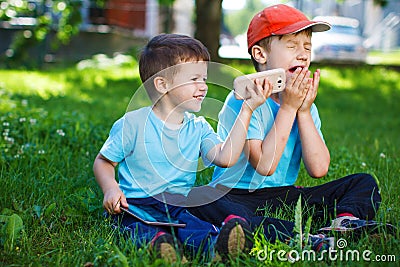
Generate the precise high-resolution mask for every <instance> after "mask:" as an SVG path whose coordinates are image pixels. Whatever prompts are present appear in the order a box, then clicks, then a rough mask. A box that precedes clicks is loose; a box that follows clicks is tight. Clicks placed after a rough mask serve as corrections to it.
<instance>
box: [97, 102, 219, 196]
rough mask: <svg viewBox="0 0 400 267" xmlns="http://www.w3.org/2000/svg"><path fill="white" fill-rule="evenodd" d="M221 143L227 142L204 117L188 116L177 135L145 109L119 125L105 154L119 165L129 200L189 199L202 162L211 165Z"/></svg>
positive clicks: (111, 133) (127, 115) (149, 109)
mask: <svg viewBox="0 0 400 267" xmlns="http://www.w3.org/2000/svg"><path fill="white" fill-rule="evenodd" d="M218 143H221V139H220V138H219V137H218V135H217V134H216V133H215V132H214V130H213V129H212V127H211V126H210V124H209V123H208V122H207V121H206V120H205V119H204V118H203V117H196V116H195V115H193V114H191V113H185V117H184V121H183V124H182V126H181V127H180V128H179V129H177V130H172V129H170V128H167V127H166V126H165V125H164V123H163V121H161V120H160V119H159V118H158V117H157V116H156V115H155V114H154V113H153V111H152V109H151V107H144V108H141V109H138V110H134V111H130V112H128V113H126V114H125V115H124V116H123V117H122V118H120V119H119V120H117V121H116V122H115V123H114V125H113V127H112V128H111V131H110V134H109V137H108V138H107V140H106V142H105V143H104V145H103V147H102V148H101V150H100V153H101V154H102V155H103V156H104V157H106V158H107V159H109V160H111V161H113V162H118V163H119V165H118V177H119V184H120V188H121V190H122V192H123V193H124V194H125V196H126V197H127V198H145V197H150V196H154V195H157V194H160V193H163V192H168V193H177V194H182V195H186V194H187V193H188V192H189V190H190V188H191V187H192V186H193V185H194V183H195V181H196V172H197V168H198V160H199V157H200V156H202V157H203V159H204V160H205V156H206V155H207V153H208V152H209V150H210V149H211V148H212V147H214V146H215V145H216V144H218ZM205 162H207V161H206V160H205Z"/></svg>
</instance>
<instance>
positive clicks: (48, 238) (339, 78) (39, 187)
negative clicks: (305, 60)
mask: <svg viewBox="0 0 400 267" xmlns="http://www.w3.org/2000/svg"><path fill="white" fill-rule="evenodd" d="M92 63H93V62H85V64H86V65H85V64H83V63H82V64H81V65H79V67H80V68H78V67H69V68H63V69H60V68H50V69H48V70H44V71H24V70H0V77H2V79H1V81H0V114H1V117H0V132H1V140H0V162H1V165H0V182H1V184H2V191H1V198H0V212H1V215H0V223H1V226H2V228H1V236H0V237H1V238H0V242H1V243H0V246H1V250H0V265H2V266H28V265H29V266H83V265H85V264H86V266H93V265H94V266H162V265H163V262H162V261H161V260H156V259H155V258H154V256H153V255H152V254H151V253H149V252H148V250H147V249H141V248H136V247H134V246H132V244H131V243H130V242H129V241H126V240H124V239H121V238H119V235H118V234H117V233H115V232H113V231H112V230H111V228H110V227H109V222H108V221H107V220H106V219H104V218H103V216H102V207H101V205H102V193H101V191H100V189H99V187H98V186H97V184H96V182H95V179H94V176H93V173H92V164H93V160H94V158H95V156H96V154H97V153H98V151H99V149H100V147H101V145H102V144H103V142H104V141H105V139H106V137H107V135H108V131H109V129H110V127H111V126H112V124H113V122H114V121H115V120H116V119H117V118H119V117H120V116H121V115H122V114H123V113H124V112H125V111H126V110H127V107H128V106H129V107H130V108H132V106H140V105H143V103H145V101H144V99H142V96H141V95H140V94H135V92H136V91H137V89H138V88H139V87H140V79H139V77H138V71H137V64H136V63H135V61H132V62H131V63H126V64H119V63H118V62H108V63H107V64H108V65H111V67H108V68H107V67H104V65H102V64H92ZM235 68H238V69H240V70H242V71H244V72H248V71H251V67H249V66H248V65H240V64H237V65H235ZM321 68H322V80H321V83H320V90H319V94H318V97H317V100H316V104H317V106H318V108H319V113H320V116H321V119H322V130H323V133H324V137H325V140H326V142H327V144H328V146H329V148H330V152H331V158H332V160H331V166H330V170H329V174H328V175H327V176H326V177H324V178H322V179H319V180H314V179H311V178H309V177H307V175H306V173H305V171H304V169H302V170H301V173H300V179H299V180H298V183H299V184H302V185H317V184H320V183H323V182H326V181H330V180H333V179H335V178H339V177H342V176H344V175H347V174H350V173H355V172H367V173H371V174H373V175H374V176H375V177H376V178H377V180H378V181H379V185H380V189H381V193H382V196H383V203H382V205H381V208H380V209H379V211H378V214H377V217H376V219H377V220H378V221H382V222H391V223H393V224H395V225H396V226H397V227H399V226H400V224H399V222H398V218H399V217H400V197H399V192H400V184H399V182H398V180H397V179H399V177H400V158H399V156H398V154H399V147H400V138H399V133H400V119H399V117H398V116H399V114H400V105H399V103H400V73H399V72H398V71H395V70H392V69H388V68H385V67H382V66H380V67H372V66H357V67H345V66H343V67H327V66H321ZM228 92H229V90H227V89H223V90H221V89H220V87H219V86H215V85H210V90H209V94H208V99H207V101H211V102H210V103H217V105H215V106H216V107H219V106H220V104H221V103H222V101H223V99H224V97H225V96H226V94H227V93H228ZM217 112H218V110H217V109H215V110H214V109H211V110H207V111H206V113H204V114H205V115H206V116H207V118H208V119H209V121H210V122H212V123H213V125H214V126H215V124H216V119H215V118H216V116H217ZM211 171H212V170H210V169H206V170H203V171H202V172H199V182H200V183H204V182H206V181H207V180H208V179H209V175H210V173H211ZM275 215H276V216H282V217H283V218H288V219H293V220H294V217H295V216H294V212H292V213H291V214H275ZM399 237H400V236H399V231H397V233H396V234H395V235H394V236H393V235H384V233H381V234H378V235H374V236H367V235H364V236H362V237H361V238H359V239H357V240H354V239H349V240H345V241H346V242H347V244H346V247H345V248H346V249H352V250H359V251H360V252H362V251H367V250H368V251H371V254H370V255H369V258H370V259H371V260H372V261H373V262H368V261H365V260H363V259H360V262H357V261H354V260H353V261H346V259H345V258H342V259H341V260H340V259H333V260H332V259H331V260H327V259H325V260H323V261H321V260H319V261H318V260H314V261H305V262H300V263H298V265H304V266H310V265H312V266H320V265H332V264H334V265H348V264H350V265H353V266H358V265H360V264H363V265H369V264H371V263H372V264H378V265H385V266H386V265H392V266H398V264H399V261H400V239H399ZM257 241H258V242H257V244H256V246H255V248H254V250H253V254H252V255H248V256H246V257H244V258H243V259H232V262H231V264H232V265H233V266H264V265H265V264H267V263H271V262H270V261H268V259H265V258H262V257H260V255H261V254H260V253H259V252H260V251H262V250H263V249H265V248H266V247H268V249H276V250H278V249H280V248H283V249H287V247H285V246H284V245H283V244H276V245H271V244H268V243H267V242H265V240H262V238H258V239H257ZM342 252H343V251H342ZM392 255H394V256H395V262H393V259H394V258H393V256H392ZM377 256H378V257H379V259H381V260H382V259H386V260H387V261H392V262H391V263H387V262H386V263H382V262H377V261H374V260H375V259H378V257H377ZM352 262H354V263H352ZM273 264H274V265H278V264H283V265H285V264H288V263H287V262H278V261H277V260H276V259H275V261H274V262H273ZM190 265H191V266H199V265H207V263H202V262H201V257H198V258H195V259H193V261H192V263H191V264H190ZM211 265H213V266H214V265H215V266H218V263H213V264H211ZM207 266H208V265H207ZM221 266H222V264H221Z"/></svg>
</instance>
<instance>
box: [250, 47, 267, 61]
mask: <svg viewBox="0 0 400 267" xmlns="http://www.w3.org/2000/svg"><path fill="white" fill-rule="evenodd" d="M251 55H252V56H253V58H254V60H255V61H257V62H258V63H259V64H265V63H267V52H266V51H265V49H264V48H262V47H261V46H259V45H254V46H253V47H252V48H251Z"/></svg>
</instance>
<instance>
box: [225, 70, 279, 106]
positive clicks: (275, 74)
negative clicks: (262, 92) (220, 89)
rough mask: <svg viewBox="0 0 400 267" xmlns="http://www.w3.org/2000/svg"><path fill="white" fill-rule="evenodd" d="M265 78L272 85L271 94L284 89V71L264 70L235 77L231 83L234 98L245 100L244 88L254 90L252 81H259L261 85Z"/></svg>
mask: <svg viewBox="0 0 400 267" xmlns="http://www.w3.org/2000/svg"><path fill="white" fill-rule="evenodd" d="M265 78H268V80H269V81H270V82H271V83H272V85H273V89H272V93H278V92H280V91H283V90H284V89H285V86H286V74H285V70H284V69H282V68H279V69H273V70H266V71H261V72H256V73H252V74H248V75H243V76H239V77H237V78H236V79H235V80H234V81H233V88H234V90H235V97H236V98H237V99H246V98H247V90H246V86H247V87H249V88H255V84H254V80H255V79H259V81H260V82H261V84H262V83H263V82H264V79H265Z"/></svg>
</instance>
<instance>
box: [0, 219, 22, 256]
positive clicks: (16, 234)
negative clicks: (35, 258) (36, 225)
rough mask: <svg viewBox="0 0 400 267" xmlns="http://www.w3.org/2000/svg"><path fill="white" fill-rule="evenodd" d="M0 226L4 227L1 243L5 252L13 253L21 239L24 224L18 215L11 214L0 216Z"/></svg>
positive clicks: (0, 235)
mask: <svg viewBox="0 0 400 267" xmlns="http://www.w3.org/2000/svg"><path fill="white" fill-rule="evenodd" d="M4 213H5V212H4V211H3V214H4ZM0 224H1V225H2V227H1V233H0V243H1V245H3V247H4V250H6V251H12V250H13V249H14V248H15V247H16V245H17V243H18V241H19V239H20V237H21V233H22V230H23V228H24V222H23V221H22V219H21V217H19V216H18V215H17V214H11V215H9V216H8V215H0Z"/></svg>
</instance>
